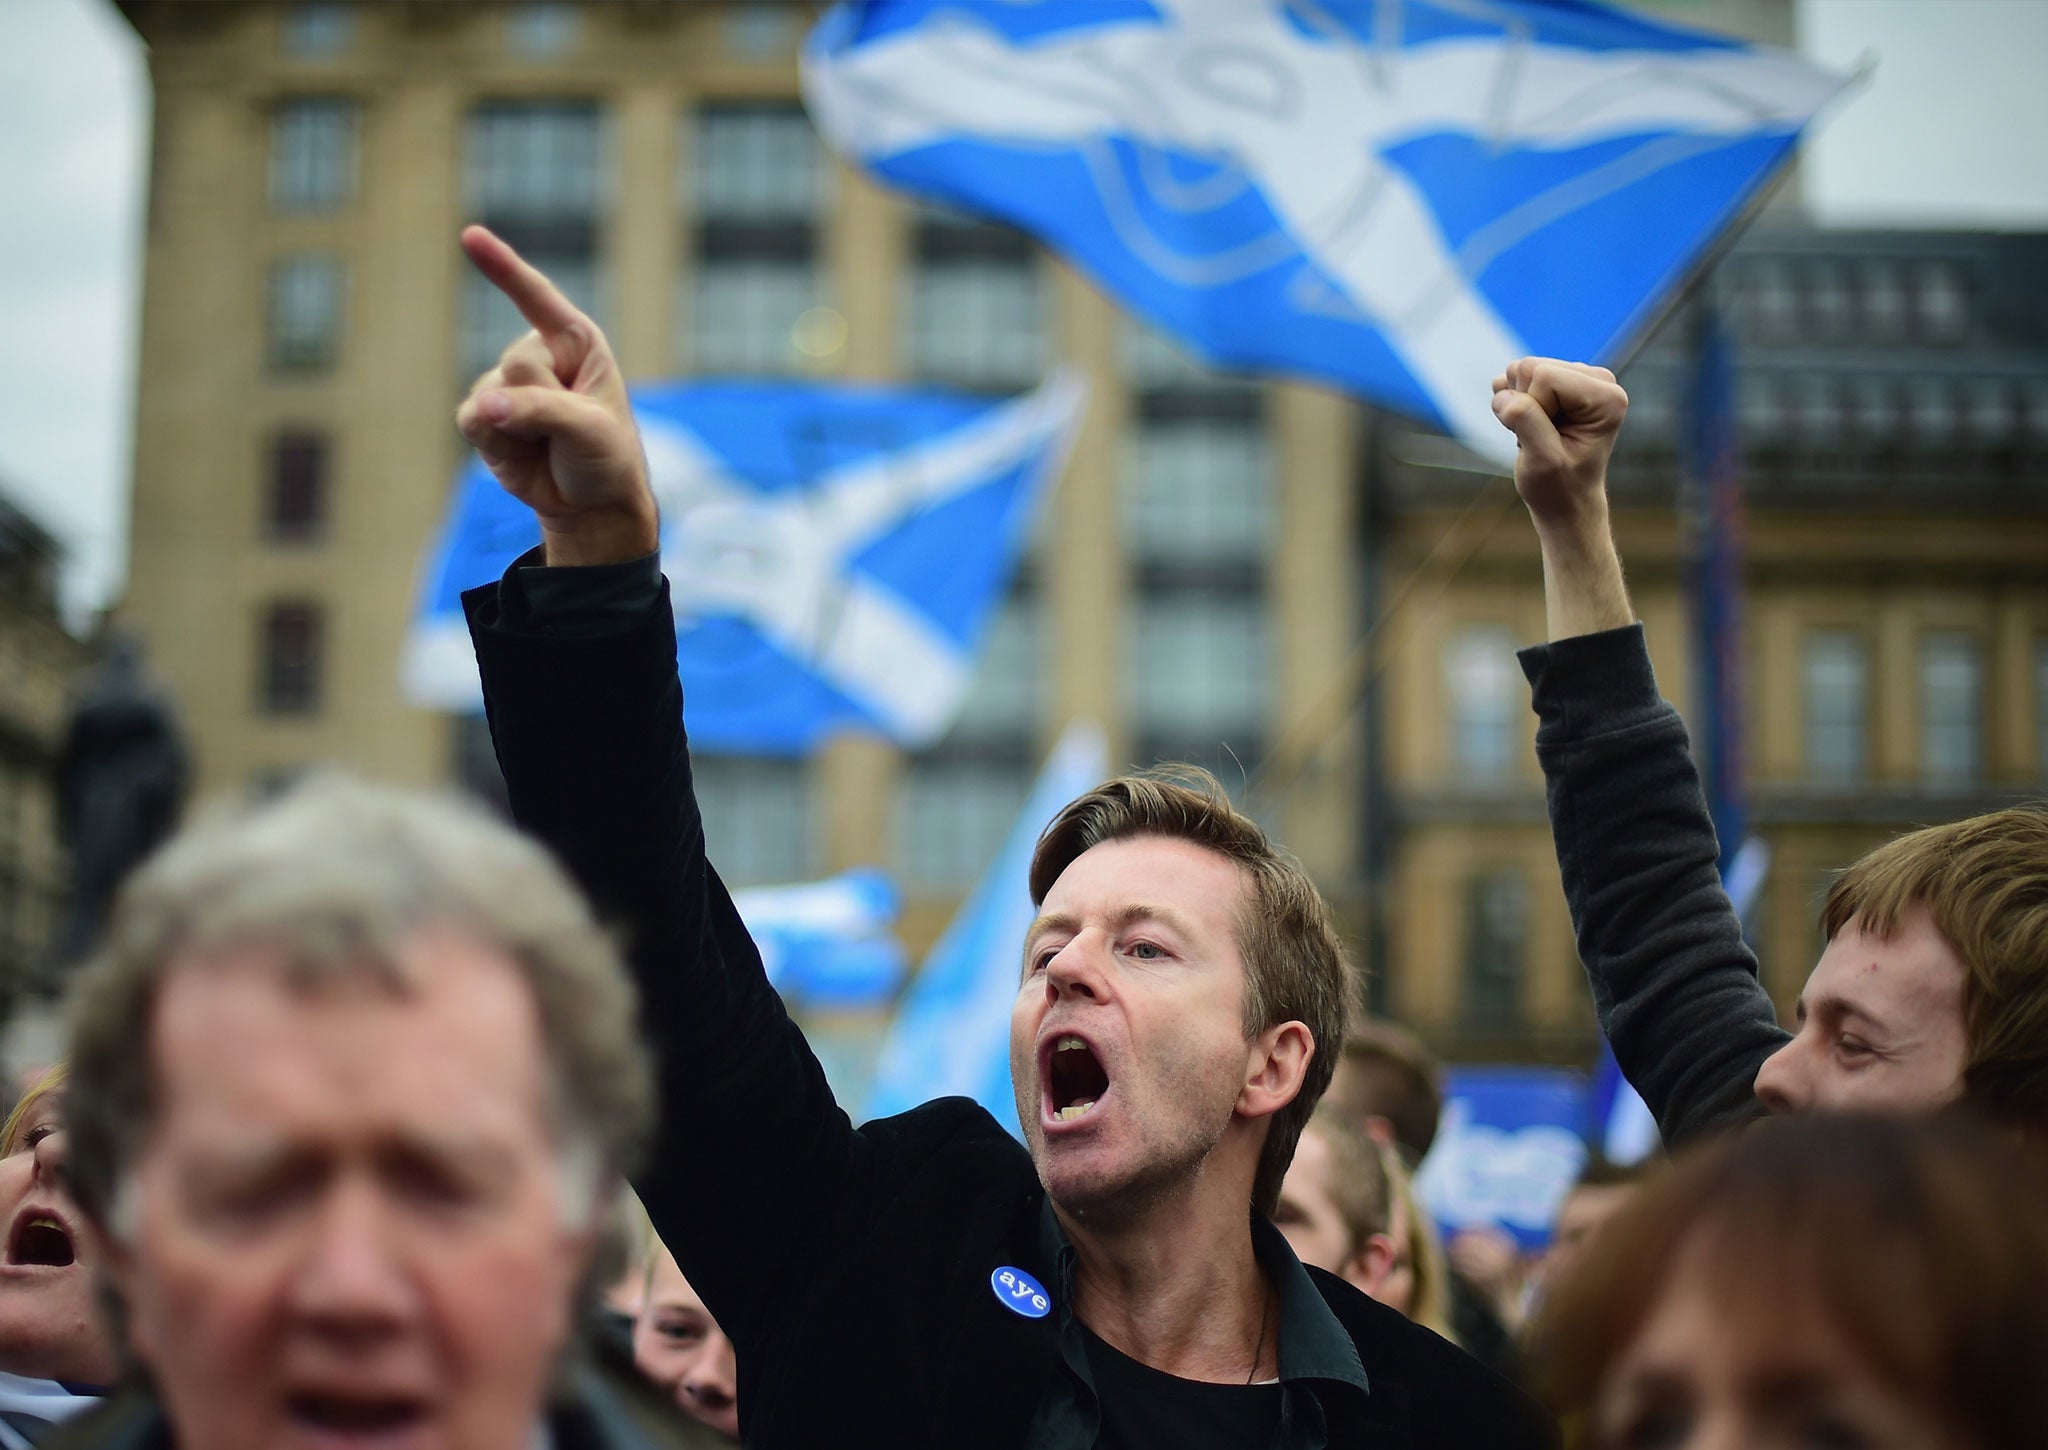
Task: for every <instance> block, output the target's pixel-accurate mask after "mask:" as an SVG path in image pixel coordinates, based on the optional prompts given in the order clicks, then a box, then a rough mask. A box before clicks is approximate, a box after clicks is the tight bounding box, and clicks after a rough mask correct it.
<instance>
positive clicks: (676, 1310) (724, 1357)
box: [633, 1241, 740, 1441]
mask: <svg viewBox="0 0 2048 1450" xmlns="http://www.w3.org/2000/svg"><path fill="white" fill-rule="evenodd" d="M633 1362H634V1363H635V1364H637V1365H638V1366H639V1367H640V1373H642V1374H644V1375H646V1376H647V1378H648V1379H650V1380H652V1381H653V1382H654V1383H655V1384H657V1385H660V1386H661V1387H662V1388H663V1389H665V1390H667V1391H668V1392H669V1393H670V1394H672V1395H674V1396H675V1401H676V1403H677V1404H678V1405H680V1406H682V1408H683V1410H684V1412H685V1413H687V1414H688V1415H690V1416H691V1418H693V1419H696V1420H701V1421H702V1422H703V1423H704V1424H706V1425H709V1426H710V1427H711V1428H712V1429H714V1430H716V1431H718V1432H719V1433H720V1434H721V1435H724V1436H725V1437H726V1438H727V1439H730V1440H734V1441H737V1440H738V1439H739V1437H740V1405H739V1379H738V1375H737V1372H736V1370H735V1369H734V1366H733V1357H732V1341H731V1340H729V1339H727V1338H726V1337H725V1331H723V1330H722V1329H720V1328H719V1327H718V1321H717V1320H716V1319H713V1318H712V1317H711V1311H710V1310H709V1309H706V1308H705V1307H704V1301H703V1300H702V1299H700V1298H699V1297H698V1296H697V1291H696V1290H695V1289H693V1288H691V1287H690V1281H689V1280H688V1279H685V1278H684V1277H683V1271H682V1270H681V1269H680V1268H678V1267H676V1259H675V1255H674V1254H671V1253H670V1252H669V1251H668V1249H667V1247H666V1246H664V1245H663V1244H661V1243H660V1242H659V1241H657V1242H656V1243H655V1244H654V1247H653V1251H652V1253H651V1255H650V1256H649V1259H648V1263H647V1288H646V1293H645V1295H644V1297H643V1298H642V1300H641V1304H640V1318H639V1320H638V1322H637V1323H635V1324H634V1326H633Z"/></svg>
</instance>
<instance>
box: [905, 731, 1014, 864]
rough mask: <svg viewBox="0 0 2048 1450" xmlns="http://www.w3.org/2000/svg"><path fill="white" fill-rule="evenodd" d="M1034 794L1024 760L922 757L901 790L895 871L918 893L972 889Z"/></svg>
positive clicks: (906, 776) (906, 778)
mask: <svg viewBox="0 0 2048 1450" xmlns="http://www.w3.org/2000/svg"><path fill="white" fill-rule="evenodd" d="M1030 793H1031V767H1030V765H1029V764H1027V763H1025V762H1024V761H1021V760H1019V761H1015V762H1010V761H989V760H971V759H952V760H942V759H934V760H921V761H919V762H917V764H916V765H915V766H913V767H912V769H911V770H910V771H909V772H908V773H907V774H906V775H905V776H904V779H903V786H902V789H900V790H899V791H898V792H897V793H896V809H895V821H894V822H893V825H894V839H895V856H896V869H897V870H898V871H899V872H900V873H901V874H902V877H903V880H904V882H905V883H906V884H907V885H908V886H910V887H911V888H912V889H913V890H927V891H941V890H943V891H952V890H960V889H963V888H965V887H967V886H971V885H972V884H973V883H974V882H975V881H976V880H977V879H978V878H979V877H980V876H981V874H982V872H983V871H985V870H987V869H988V866H989V863H990V862H992V861H993V860H994V859H995V855H996V852H997V851H998V850H1000V849H1001V847H1002V844H1003V838H1004V837H1005V836H1006V835H1008V834H1009V830H1010V826H1011V824H1012V823H1013V822H1015V820H1016V819H1017V813H1018V812H1019V811H1021V810H1022V809H1023V808H1024V801H1025V798H1026V797H1027V796H1029V795H1030Z"/></svg>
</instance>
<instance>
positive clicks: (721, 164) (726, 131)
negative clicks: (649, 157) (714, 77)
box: [686, 103, 825, 223]
mask: <svg viewBox="0 0 2048 1450" xmlns="http://www.w3.org/2000/svg"><path fill="white" fill-rule="evenodd" d="M688 124H689V125H690V127H691V136H690V142H689V145H688V147H687V148H686V154H687V156H688V157H689V164H690V165H691V167H692V169H693V175H694V179H695V184H694V186H693V187H692V189H691V196H692V200H693V202H694V206H695V210H696V212H697V215H698V218H699V219H700V220H704V221H801V222H804V223H810V222H813V221H815V220H816V218H817V214H818V211H819V209H820V207H821V206H822V205H823V204H824V200H825V195H824V178H825V165H824V158H823V156H822V155H821V154H820V151H819V147H818V134H817V132H816V131H815V130H813V129H812V127H811V122H810V117H808V116H807V115H805V114H804V109H803V107H802V106H799V105H794V104H787V105H785V104H775V103H750V104H744V105H742V104H718V105H707V106H700V107H699V108H698V109H697V111H696V112H695V114H694V115H693V116H692V117H691V119H690V121H689V123H688Z"/></svg>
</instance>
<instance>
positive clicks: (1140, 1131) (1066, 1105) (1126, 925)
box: [1010, 773, 1352, 1219]
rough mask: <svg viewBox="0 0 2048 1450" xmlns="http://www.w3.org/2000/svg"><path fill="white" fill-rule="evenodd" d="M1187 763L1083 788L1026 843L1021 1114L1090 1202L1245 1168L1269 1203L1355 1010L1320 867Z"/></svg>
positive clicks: (1072, 1193) (1055, 1172)
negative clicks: (1163, 773) (1313, 870)
mask: <svg viewBox="0 0 2048 1450" xmlns="http://www.w3.org/2000/svg"><path fill="white" fill-rule="evenodd" d="M1190 779H1192V780H1194V781H1195V786H1194V787H1190V786H1188V785H1182V784H1178V783H1176V782H1175V781H1172V780H1168V779H1162V778H1159V777H1156V776H1126V777H1124V778H1122V779H1119V780H1113V781H1111V782H1109V783H1108V784H1106V785H1103V786H1100V787H1098V788H1097V789H1095V790H1093V791H1090V792H1089V793H1088V794H1087V795H1085V796H1082V797H1081V798H1080V799H1079V800H1076V801H1074V802H1073V803H1072V804H1070V805H1069V806H1067V808H1066V809H1065V810H1064V811H1062V812H1061V813H1060V815H1059V817H1058V818H1057V819H1055V820H1054V821H1053V823H1052V824H1051V825H1049V826H1047V827H1046V830H1045V834H1044V835H1043V836H1042V837H1040V839H1039V842H1038V850H1037V853H1036V855H1035V856H1034V858H1033V860H1032V863H1031V896H1032V900H1033V901H1034V902H1035V903H1037V905H1038V907H1039V915H1038V918H1037V920H1036V921H1034V922H1033V923H1032V925H1031V928H1030V930H1029V932H1028V933H1027V935H1026V938H1025V943H1024V965H1023V972H1024V980H1023V986H1022V989H1021V990H1020V991H1019V993H1018V997H1017V1003H1016V1007H1015V1010H1014V1011H1013V1013H1012V1016H1011V1022H1010V1070H1011V1078H1012V1082H1013V1085H1014V1088H1015V1090H1016V1094H1017V1115H1018V1118H1019V1120H1020V1121H1021V1122H1022V1123H1023V1125H1024V1134H1025V1140H1026V1142H1027V1143H1029V1145H1030V1147H1031V1152H1032V1157H1033V1158H1034V1159H1035V1160H1036V1162H1037V1164H1038V1171H1039V1177H1040V1178H1041V1180H1042V1181H1043V1182H1044V1184H1045V1187H1046V1190H1047V1192H1048V1193H1049V1194H1050V1196H1051V1197H1052V1199H1053V1201H1054V1203H1055V1204H1057V1205H1059V1206H1060V1207H1062V1208H1064V1209H1068V1210H1072V1211H1077V1212H1089V1213H1093V1214H1095V1215H1097V1216H1098V1219H1100V1218H1101V1216H1103V1215H1105V1214H1116V1213H1119V1212H1122V1211H1125V1210H1126V1209H1130V1208H1134V1207H1139V1206H1142V1205H1145V1204H1147V1203H1151V1202H1156V1201H1158V1199H1159V1197H1160V1196H1161V1195H1164V1194H1170V1193H1172V1192H1174V1191H1176V1190H1179V1189H1181V1188H1184V1187H1186V1186H1188V1185H1190V1184H1192V1183H1194V1182H1196V1181H1197V1177H1198V1175H1199V1176H1200V1177H1201V1178H1202V1179H1204V1180H1207V1181H1209V1182H1217V1183H1231V1184H1233V1185H1234V1184H1235V1183H1236V1182H1237V1181H1238V1180H1239V1179H1242V1180H1243V1181H1244V1183H1245V1187H1246V1191H1247V1193H1248V1194H1249V1196H1250V1199H1251V1203H1252V1207H1253V1208H1254V1209H1255V1211H1257V1212H1260V1213H1271V1212H1272V1210H1273V1206H1274V1204H1275V1202H1276V1201H1277V1200H1278V1197H1279V1193H1280V1181H1281V1179H1282V1177H1283V1176H1284V1175H1285V1173H1286V1171H1287V1163H1288V1160H1289V1159H1290V1158H1292V1157H1293V1155H1294V1145H1295V1140H1296V1139H1297V1138H1298V1137H1299V1136H1300V1134H1301V1129H1302V1125H1303V1124H1304V1123H1305V1122H1306V1121H1307V1120H1308V1115H1309V1112H1310V1111H1311V1110H1312V1109H1313V1108H1314V1106H1315V1102H1316V1099H1317V1098H1319V1097H1321V1096H1322V1093H1323V1089H1324V1088H1325V1087H1326V1086H1328V1084H1329V1079H1330V1072H1331V1070H1332V1068H1333V1066H1334V1062H1335V1059H1334V1055H1333V1053H1332V1052H1330V1051H1327V1050H1325V1049H1327V1048H1329V1047H1331V1046H1333V1045H1334V1044H1335V1043H1338V1042H1341V1041H1342V1040H1343V1034H1344V1028H1345V1025H1346V1020H1347V1017H1348V1015H1349V1011H1350V1004H1351V1000H1352V987H1351V977H1350V972H1349V969H1348V966H1347V964H1346V961H1345V957H1344V952H1343V949H1342V947H1341V946H1340V945H1339V943H1338V940H1337V933H1336V929H1335V926H1334V924H1333V922H1332V920H1331V917H1330V911H1329V908H1328V906H1327V905H1325V903H1324V902H1323V899H1322V896H1321V895H1320V894H1319V893H1318V892H1317V890H1316V888H1315V884H1314V883H1313V882H1312V881H1310V880H1309V878H1308V875H1307V873H1306V872H1304V871H1303V870H1302V868H1301V866H1300V865H1299V864H1298V863H1297V862H1296V861H1294V859H1293V858H1292V857H1290V856H1288V855H1286V853H1284V852H1282V851H1281V850H1279V849H1278V848H1277V847H1275V846H1273V845H1272V844H1271V843H1270V842H1269V841H1267V839H1266V837H1265V833H1264V832H1262V831H1261V830H1260V829H1259V827H1258V825H1257V824H1256V823H1255V822H1253V821H1252V820H1251V819H1250V818H1249V817H1248V816H1245V815H1243V814H1241V813H1240V812H1238V811H1237V810H1236V809H1235V808H1233V807H1232V806H1231V804H1230V801H1229V799H1228V798H1227V797H1226V796H1225V795H1224V794H1223V790H1222V787H1221V786H1220V785H1218V784H1217V783H1216V782H1215V780H1214V779H1213V778H1210V777H1207V776H1205V775H1200V774H1199V773H1190ZM1233 1191H1234V1189H1233Z"/></svg>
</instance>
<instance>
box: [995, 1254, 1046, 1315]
mask: <svg viewBox="0 0 2048 1450" xmlns="http://www.w3.org/2000/svg"><path fill="white" fill-rule="evenodd" d="M988 1286H989V1288H991V1289H993V1290H995V1291H996V1302H997V1303H998V1304H1000V1305H1002V1306H1003V1307H1004V1308H1005V1309H1007V1310H1009V1311H1010V1312H1011V1313H1012V1314H1021V1315H1023V1316H1024V1317H1025V1318H1026V1319H1043V1318H1045V1316H1046V1315H1048V1314H1050V1313H1052V1295H1050V1294H1048V1293H1046V1292H1045V1287H1044V1286H1043V1285H1042V1284H1040V1283H1039V1282H1038V1280H1036V1279H1034V1278H1032V1277H1031V1276H1030V1275H1029V1274H1027V1273H1025V1272H1024V1271H1023V1270H1022V1269H1013V1268H1011V1267H1010V1266H1009V1265H1008V1264H1005V1265H1003V1267H1002V1268H1000V1269H997V1270H996V1271H995V1272H994V1273H993V1274H990V1275H989V1276H988Z"/></svg>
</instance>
